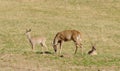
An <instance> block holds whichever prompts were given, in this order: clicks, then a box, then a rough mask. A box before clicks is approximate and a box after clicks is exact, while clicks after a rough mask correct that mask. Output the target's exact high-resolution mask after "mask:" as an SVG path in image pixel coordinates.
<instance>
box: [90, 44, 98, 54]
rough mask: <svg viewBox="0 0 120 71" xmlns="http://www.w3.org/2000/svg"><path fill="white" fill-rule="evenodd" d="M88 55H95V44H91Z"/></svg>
mask: <svg viewBox="0 0 120 71" xmlns="http://www.w3.org/2000/svg"><path fill="white" fill-rule="evenodd" d="M88 54H89V55H97V52H96V48H95V46H92V49H91V50H90V51H89V52H88Z"/></svg>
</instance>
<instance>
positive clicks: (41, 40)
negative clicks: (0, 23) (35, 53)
mask: <svg viewBox="0 0 120 71" xmlns="http://www.w3.org/2000/svg"><path fill="white" fill-rule="evenodd" d="M30 33H31V29H29V30H26V35H27V38H28V40H29V42H30V44H31V47H32V50H33V49H34V47H35V45H36V44H39V45H41V46H42V52H43V53H44V51H43V47H45V48H46V49H47V46H46V44H45V42H46V38H45V37H31V34H30Z"/></svg>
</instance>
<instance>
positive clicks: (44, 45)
mask: <svg viewBox="0 0 120 71" xmlns="http://www.w3.org/2000/svg"><path fill="white" fill-rule="evenodd" d="M43 47H45V48H46V50H47V51H48V48H47V45H46V44H45V42H44V43H43Z"/></svg>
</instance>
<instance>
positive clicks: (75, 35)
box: [53, 30, 82, 54]
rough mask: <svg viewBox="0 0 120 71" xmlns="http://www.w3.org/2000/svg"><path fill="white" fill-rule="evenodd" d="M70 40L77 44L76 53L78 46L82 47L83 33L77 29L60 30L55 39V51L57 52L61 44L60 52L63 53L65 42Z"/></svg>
mask: <svg viewBox="0 0 120 71" xmlns="http://www.w3.org/2000/svg"><path fill="white" fill-rule="evenodd" d="M70 40H72V41H73V42H74V43H75V45H76V49H75V53H74V54H76V52H77V49H78V47H81V48H82V44H81V41H82V39H81V33H80V32H79V31H77V30H64V31H61V32H58V33H57V34H56V36H55V37H54V40H53V48H54V51H55V52H57V48H58V45H60V54H61V51H62V44H63V42H66V41H70Z"/></svg>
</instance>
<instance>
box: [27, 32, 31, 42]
mask: <svg viewBox="0 0 120 71" xmlns="http://www.w3.org/2000/svg"><path fill="white" fill-rule="evenodd" d="M27 38H28V39H29V41H31V35H30V33H27Z"/></svg>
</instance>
